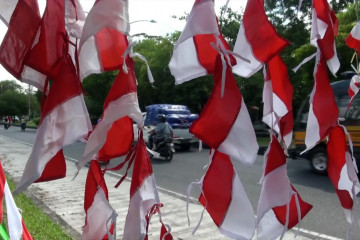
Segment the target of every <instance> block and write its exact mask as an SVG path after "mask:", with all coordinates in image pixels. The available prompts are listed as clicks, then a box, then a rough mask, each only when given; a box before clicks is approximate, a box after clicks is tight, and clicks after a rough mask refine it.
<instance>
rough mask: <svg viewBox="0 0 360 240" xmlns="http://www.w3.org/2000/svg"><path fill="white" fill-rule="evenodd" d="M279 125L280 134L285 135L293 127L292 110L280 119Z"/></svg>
mask: <svg viewBox="0 0 360 240" xmlns="http://www.w3.org/2000/svg"><path fill="white" fill-rule="evenodd" d="M279 125H280V133H281V136H285V135H287V134H288V133H291V132H292V130H293V127H294V116H293V111H292V110H291V111H290V112H288V113H287V114H286V115H285V116H283V117H282V118H281V119H280V124H279Z"/></svg>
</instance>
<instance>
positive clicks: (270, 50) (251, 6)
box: [233, 0, 289, 77]
mask: <svg viewBox="0 0 360 240" xmlns="http://www.w3.org/2000/svg"><path fill="white" fill-rule="evenodd" d="M288 44H289V42H288V41H286V40H285V39H283V38H281V37H280V35H279V34H278V33H277V32H276V30H275V28H274V26H273V25H272V24H271V23H270V22H269V20H268V19H267V16H266V14H265V9H264V1H262V0H249V1H248V2H247V4H246V8H245V12H244V16H243V21H242V23H241V24H240V29H239V32H238V35H237V38H236V42H235V46H234V50H233V52H234V53H236V54H239V55H242V56H243V57H245V58H246V59H248V60H250V63H249V62H246V61H244V60H243V59H240V58H238V57H235V58H236V61H237V64H236V65H235V66H233V72H234V73H235V74H237V75H239V76H242V77H250V76H251V75H253V74H254V73H256V72H257V71H258V70H260V68H261V67H262V66H263V65H264V64H265V63H266V62H268V61H269V60H270V59H271V58H272V57H274V56H275V55H278V54H279V53H280V52H281V51H282V50H283V49H284V48H285V47H286V46H287V45H288Z"/></svg>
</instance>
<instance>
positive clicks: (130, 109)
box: [76, 57, 144, 170]
mask: <svg viewBox="0 0 360 240" xmlns="http://www.w3.org/2000/svg"><path fill="white" fill-rule="evenodd" d="M126 65H127V67H128V69H127V72H125V71H124V69H122V68H121V69H120V71H119V74H118V76H117V77H116V79H115V81H114V83H113V86H112V87H111V90H110V92H109V94H108V96H107V99H106V102H105V104H104V111H103V115H102V118H101V121H100V122H99V123H98V124H97V125H96V127H95V129H94V131H93V132H92V133H91V135H90V137H89V139H88V141H87V144H86V147H85V151H84V154H83V157H82V159H81V160H80V161H79V162H78V163H77V164H76V165H77V167H78V169H79V170H80V168H82V167H83V166H84V165H85V164H86V163H87V162H89V161H90V160H91V159H92V158H93V156H94V154H97V153H98V151H99V150H100V154H101V156H99V157H100V160H103V161H106V160H109V159H111V158H112V157H116V156H121V155H124V154H126V153H127V152H128V151H129V150H130V148H131V145H132V142H133V139H134V133H133V126H132V121H131V120H130V119H129V117H130V118H132V119H133V120H134V121H135V122H136V123H137V124H138V126H139V127H140V128H142V126H143V125H144V124H143V116H142V114H141V110H140V108H139V104H138V98H137V85H136V77H135V71H134V63H133V60H132V59H131V58H130V57H127V58H126ZM117 121H119V122H117Z"/></svg>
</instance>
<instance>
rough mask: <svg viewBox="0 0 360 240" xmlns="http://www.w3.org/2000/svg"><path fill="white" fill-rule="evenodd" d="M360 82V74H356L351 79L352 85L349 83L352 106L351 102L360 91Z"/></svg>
mask: <svg viewBox="0 0 360 240" xmlns="http://www.w3.org/2000/svg"><path fill="white" fill-rule="evenodd" d="M359 84H360V76H359V75H354V76H353V77H352V78H351V80H350V85H349V89H348V94H349V97H350V101H349V104H348V107H350V106H351V103H352V101H353V100H354V97H355V96H356V94H357V93H358V92H359Z"/></svg>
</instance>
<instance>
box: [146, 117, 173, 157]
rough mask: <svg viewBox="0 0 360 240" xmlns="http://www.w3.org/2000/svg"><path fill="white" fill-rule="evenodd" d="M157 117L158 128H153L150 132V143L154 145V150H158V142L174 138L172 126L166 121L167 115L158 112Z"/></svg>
mask: <svg viewBox="0 0 360 240" xmlns="http://www.w3.org/2000/svg"><path fill="white" fill-rule="evenodd" d="M157 119H158V120H159V123H158V124H157V125H156V128H155V129H153V130H151V131H150V132H149V133H150V135H149V143H150V146H152V150H156V148H157V145H158V143H160V142H161V141H164V140H167V139H172V134H173V133H172V128H171V126H170V124H169V123H168V122H166V117H165V115H164V114H158V115H157Z"/></svg>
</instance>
